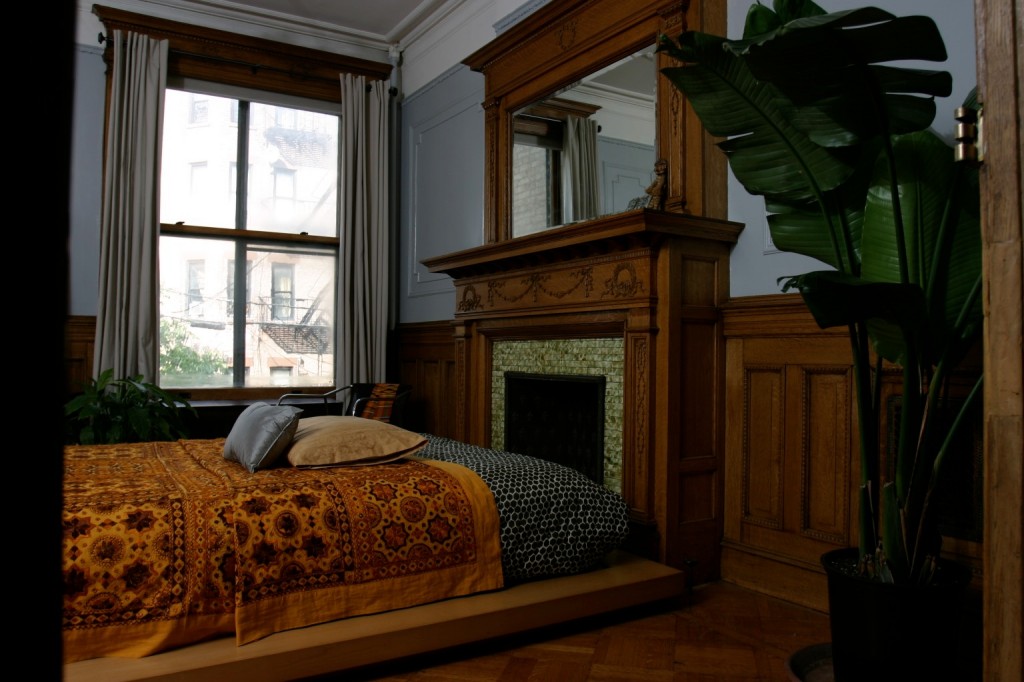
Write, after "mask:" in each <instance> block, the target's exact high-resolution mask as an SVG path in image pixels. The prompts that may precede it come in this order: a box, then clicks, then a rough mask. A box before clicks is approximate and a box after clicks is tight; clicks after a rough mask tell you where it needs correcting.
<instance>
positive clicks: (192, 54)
mask: <svg viewBox="0 0 1024 682" xmlns="http://www.w3.org/2000/svg"><path fill="white" fill-rule="evenodd" d="M96 38H97V40H98V41H99V44H100V45H102V44H103V43H105V42H107V41H108V40H109V38H107V37H106V36H105V35H103V32H102V31H101V32H100V33H99V34H98V35H97V36H96ZM170 52H172V53H174V54H176V55H180V56H183V57H195V58H197V59H205V60H207V61H212V62H223V63H225V64H233V65H235V66H245V67H248V68H249V69H251V70H252V72H253V73H254V74H255V73H258V72H259V71H274V72H276V73H283V74H285V75H288V76H294V75H295V72H294V71H289V70H288V69H281V68H278V67H276V66H264V65H263V64H253V63H252V62H246V61H242V60H240V59H228V58H227V57H217V56H213V55H206V54H199V53H197V52H187V51H185V50H180V49H176V48H171V49H170ZM381 80H382V79H381ZM372 89H373V86H372V85H370V84H369V83H368V84H367V85H366V91H367V92H370V90H372ZM388 94H389V95H391V96H392V97H394V96H395V95H397V94H398V88H396V87H394V86H392V87H390V88H388Z"/></svg>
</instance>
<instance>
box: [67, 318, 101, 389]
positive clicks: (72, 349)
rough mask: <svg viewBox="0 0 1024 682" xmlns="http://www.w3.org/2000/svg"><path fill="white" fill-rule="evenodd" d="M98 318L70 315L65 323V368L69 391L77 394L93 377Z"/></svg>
mask: <svg viewBox="0 0 1024 682" xmlns="http://www.w3.org/2000/svg"><path fill="white" fill-rule="evenodd" d="M95 339H96V318H95V317H94V316H92V315H69V316H68V317H67V320H66V322H65V323H64V368H65V371H66V372H67V374H66V376H67V384H66V386H67V391H68V393H77V392H78V391H79V390H80V387H81V386H82V384H84V383H85V382H87V381H88V380H89V379H90V378H91V377H92V358H93V350H94V349H95V347H96V341H95Z"/></svg>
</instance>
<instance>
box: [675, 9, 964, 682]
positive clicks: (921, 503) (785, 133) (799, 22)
mask: <svg viewBox="0 0 1024 682" xmlns="http://www.w3.org/2000/svg"><path fill="white" fill-rule="evenodd" d="M658 50H659V51H660V52H664V53H666V54H668V55H669V56H671V57H673V58H674V59H675V60H677V61H678V62H679V64H680V65H679V66H673V67H669V68H665V69H663V70H662V72H663V73H664V74H665V76H667V77H668V78H669V79H670V80H671V81H672V83H673V84H674V85H675V87H676V88H678V89H679V90H680V91H681V92H682V93H683V94H684V95H686V97H687V98H688V100H689V102H690V103H691V105H692V106H693V109H694V111H695V112H696V114H697V116H698V117H699V118H700V120H701V122H702V123H703V125H704V127H705V128H706V129H707V130H708V132H709V133H711V134H712V135H715V136H718V137H722V138H726V139H724V140H723V141H722V142H720V143H719V146H720V148H721V149H722V150H723V151H724V152H725V154H726V155H727V157H728V161H729V165H730V168H731V169H732V171H733V174H734V175H735V176H736V178H737V180H738V181H739V182H740V183H741V184H742V185H743V186H744V188H745V189H746V190H747V191H748V192H750V193H751V194H754V195H761V196H763V197H764V200H765V208H766V212H767V219H768V225H769V229H770V231H771V236H772V239H773V241H774V243H775V246H776V247H777V248H778V249H779V250H781V251H789V252H794V253H799V254H803V255H806V256H810V257H812V258H815V259H817V260H819V261H821V262H822V263H824V264H825V265H826V266H828V268H827V269H823V270H820V271H815V272H809V273H805V274H801V275H796V276H792V277H788V278H783V279H782V280H781V281H780V284H781V286H782V289H783V291H790V290H796V291H799V292H800V294H801V295H802V297H803V300H804V302H805V303H806V304H807V307H808V309H809V310H810V311H811V313H812V314H813V316H814V318H815V320H816V321H817V323H818V324H819V326H821V327H822V328H827V327H835V326H845V327H847V328H848V329H849V336H850V346H851V351H852V361H853V363H852V364H853V376H854V386H855V400H856V403H855V404H856V406H857V407H856V409H857V418H858V425H859V429H860V448H861V452H860V458H861V462H860V470H861V487H860V500H859V516H858V518H859V524H858V537H859V547H858V548H856V550H854V549H852V548H851V549H850V550H849V551H848V550H846V549H839V550H836V551H833V552H828V553H826V554H825V555H824V556H823V557H822V563H823V566H824V567H825V569H826V573H827V575H828V579H829V597H830V604H829V610H830V617H831V622H832V637H833V641H832V655H833V663H834V668H835V679H836V680H840V682H842V681H843V680H864V679H870V680H887V679H927V678H928V677H929V676H932V677H935V676H936V675H938V677H937V679H949V672H950V671H951V670H953V669H954V667H955V655H956V649H957V647H956V645H955V643H956V635H957V631H956V630H957V621H956V610H955V609H956V607H957V606H958V605H959V602H960V601H962V598H961V597H962V593H963V590H964V588H965V587H966V583H967V582H968V581H969V579H970V571H969V570H966V567H962V566H959V565H958V564H953V563H951V562H949V561H947V560H944V559H942V558H941V557H940V552H941V544H942V535H941V532H940V530H939V525H938V519H937V514H938V509H937V505H936V504H935V502H936V499H935V498H936V495H937V493H936V490H937V489H938V486H940V485H941V484H942V480H943V479H942V476H943V474H944V473H946V472H948V471H949V470H950V462H951V461H952V460H953V459H954V458H957V457H962V456H969V453H967V452H962V451H960V450H958V449H957V448H956V447H955V446H954V443H955V437H956V435H957V434H958V433H960V432H961V429H963V428H964V427H965V425H966V424H967V423H968V421H969V418H970V415H972V414H976V410H977V409H978V408H979V405H980V402H981V381H982V380H981V376H980V375H979V376H975V375H970V376H969V377H968V380H967V382H966V384H967V386H968V388H967V390H965V391H959V392H958V391H951V387H952V386H954V384H955V383H957V382H959V383H961V384H963V383H964V374H963V372H961V371H959V368H960V365H961V363H962V361H963V360H964V359H965V358H966V357H967V356H968V354H969V353H970V352H971V350H972V348H973V347H974V346H975V345H976V344H977V342H978V341H979V339H980V336H981V332H982V309H981V238H980V224H979V192H978V178H977V169H976V168H975V167H973V166H971V165H970V164H964V163H956V162H955V161H954V151H953V148H952V147H951V146H950V145H949V144H947V143H946V142H945V141H944V140H943V139H942V138H941V137H939V136H938V135H937V134H936V133H935V132H933V131H932V130H931V129H930V128H929V126H930V125H931V124H932V122H933V120H934V118H935V102H934V99H933V98H934V97H936V96H947V95H948V94H949V93H950V92H951V90H952V79H951V77H950V75H949V74H948V73H947V72H944V71H931V70H918V69H909V68H902V67H897V66H893V65H892V64H891V62H898V61H902V60H911V59H912V60H925V61H942V60H945V59H946V50H945V45H944V43H943V41H942V37H941V35H940V34H939V31H938V29H937V27H936V26H935V23H934V22H933V21H932V20H931V19H930V18H929V17H924V16H909V17H896V16H894V15H892V14H890V13H888V12H886V11H884V10H881V9H878V8H874V7H864V8H859V9H853V10H847V11H839V12H832V13H826V12H825V11H824V10H823V9H821V8H820V7H819V6H818V5H816V4H815V3H813V2H809V1H804V0H776V1H775V2H774V4H773V6H772V7H771V8H769V7H767V6H765V5H761V4H754V5H752V6H751V7H750V9H749V10H748V14H747V17H746V22H745V27H744V35H743V38H742V39H740V40H727V39H725V38H723V37H719V36H713V35H709V34H704V33H699V32H692V31H691V32H686V33H683V34H682V35H681V36H679V38H678V40H673V39H672V38H670V37H668V36H663V37H662V38H661V40H660V41H659V48H658ZM973 104H974V102H973V92H972V96H971V97H970V98H969V101H968V102H966V103H965V106H972V105H973ZM893 367H895V368H896V369H897V370H898V371H899V373H900V374H901V378H902V391H901V393H900V398H899V409H898V414H899V423H898V424H897V425H895V426H894V428H895V429H896V431H895V434H894V437H893V442H894V443H895V447H894V448H893V450H894V452H890V453H889V459H890V460H891V461H889V462H886V461H884V460H883V457H882V454H883V450H882V440H883V438H884V434H882V433H881V429H882V426H881V425H882V424H883V423H884V420H883V415H884V412H885V410H886V405H885V404H884V401H883V399H882V391H881V384H882V376H883V371H886V370H889V369H890V368H893ZM886 464H888V465H889V466H888V467H885V465H886ZM883 468H888V471H886V470H883ZM846 555H852V557H853V559H852V560H851V561H850V566H849V567H847V568H842V567H839V566H834V565H833V561H834V560H835V559H836V558H837V557H839V556H846ZM851 581H852V586H853V587H854V589H857V590H862V592H859V593H858V595H857V596H855V597H853V598H852V599H848V598H845V597H839V596H838V595H839V592H840V590H842V589H844V588H845V586H846V583H847V582H851ZM950 585H952V587H950ZM863 590H871V592H870V594H871V595H872V596H871V597H870V598H869V597H867V596H866V595H867V594H868V593H867V592H863ZM947 591H952V594H951V595H950V596H948V597H940V595H941V594H942V593H944V592H947ZM876 593H881V596H877V594H876ZM908 595H911V596H908ZM941 598H948V599H949V600H950V602H949V604H944V605H941V606H935V605H936V603H937V600H938V599H941ZM840 602H842V603H840ZM847 607H853V608H855V609H857V608H860V607H868V608H869V609H870V611H865V613H863V614H861V615H862V616H863V617H864V618H866V620H864V621H859V622H857V623H855V624H853V625H849V624H847V621H846V618H848V617H849V614H847V613H846V612H847V611H848V610H849V609H847ZM886 607H896V608H897V611H896V612H895V613H894V614H892V615H887V614H885V613H884V611H883V609H884V608H886ZM950 611H952V612H951V613H948V612H950ZM915 615H918V616H922V617H923V622H921V623H917V622H916V621H914V620H912V616H915ZM946 615H949V616H950V617H949V618H945V616H946ZM930 626H936V629H935V630H931V629H929V628H930ZM850 634H867V635H872V636H874V637H875V638H874V639H873V640H871V639H868V640H858V641H856V642H849V641H848V638H847V635H850Z"/></svg>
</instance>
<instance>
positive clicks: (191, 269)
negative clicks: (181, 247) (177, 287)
mask: <svg viewBox="0 0 1024 682" xmlns="http://www.w3.org/2000/svg"><path fill="white" fill-rule="evenodd" d="M205 277H206V263H205V261H201V260H190V261H189V262H188V304H187V306H188V307H187V311H188V312H187V313H186V314H187V315H188V317H202V316H203V280H204V279H205Z"/></svg>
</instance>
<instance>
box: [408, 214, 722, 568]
mask: <svg viewBox="0 0 1024 682" xmlns="http://www.w3.org/2000/svg"><path fill="white" fill-rule="evenodd" d="M741 229H742V227H741V226H740V225H739V224H736V223H731V222H728V221H722V220H715V219H710V218H701V217H695V216H690V215H686V214H682V213H669V212H662V211H654V210H650V209H641V210H637V211H630V212H627V213H622V214H617V215H614V216H609V217H606V218H602V219H598V220H594V221H589V222H586V223H578V224H573V225H568V226H563V227H559V228H555V229H551V230H547V231H544V232H539V233H536V234H532V235H527V236H524V237H520V238H517V239H511V240H507V241H504V242H499V243H492V244H486V245H483V246H480V247H477V248H473V249H468V250H465V251H459V252H456V253H451V254H446V255H443V256H438V257H436V258H430V259H427V260H425V261H424V265H426V266H427V267H428V268H429V269H430V270H431V272H440V273H445V274H448V275H450V276H451V277H452V278H453V280H454V285H455V299H456V314H455V323H454V324H455V337H456V339H455V345H456V352H455V356H456V368H457V369H456V374H457V377H458V380H457V391H456V393H457V395H456V396H455V400H454V405H453V407H454V409H455V410H456V412H457V417H456V431H457V435H456V437H457V438H460V439H462V440H466V441H468V442H471V443H475V444H479V445H485V446H489V445H490V443H489V437H490V436H489V434H490V433H491V388H490V380H489V377H490V376H491V349H492V344H493V343H494V342H496V341H499V340H511V339H515V340H522V339H567V338H569V339H571V338H594V337H621V338H622V339H623V341H624V344H623V345H624V349H625V350H624V352H625V358H624V368H625V370H624V371H625V376H624V382H623V383H624V386H625V393H624V403H623V410H624V414H623V429H624V433H623V453H622V461H623V491H622V492H623V496H624V497H625V499H626V501H627V503H628V504H629V507H630V510H631V515H632V517H633V520H634V521H635V522H636V523H637V524H638V525H639V526H641V527H645V528H647V529H648V530H650V531H651V538H652V539H651V542H652V545H653V546H652V547H651V553H652V554H653V553H656V554H657V555H658V558H659V559H661V560H662V561H665V562H666V563H669V564H671V565H676V566H680V567H682V566H683V565H684V564H685V563H686V562H687V561H689V560H691V559H695V560H697V561H698V562H699V563H698V566H697V569H696V570H697V575H698V576H700V571H701V570H704V571H712V570H717V552H718V538H719V527H720V521H721V519H720V516H721V512H720V509H719V508H720V502H721V477H720V470H721V456H722V453H721V448H720V444H721V442H722V434H721V433H720V428H719V426H717V425H718V424H720V423H721V419H720V414H721V409H722V405H721V404H720V398H719V397H720V396H721V395H722V391H721V390H720V389H721V385H722V381H723V372H724V364H723V352H722V351H723V347H722V340H721V339H722V335H721V334H720V331H719V324H720V322H719V311H718V308H719V306H720V305H721V304H722V303H724V301H725V299H726V298H727V297H728V290H729V289H728V276H729V268H728V254H729V251H730V249H731V247H732V246H733V244H735V242H736V240H737V238H738V236H739V233H740V230H741ZM705 577H706V576H705Z"/></svg>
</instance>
